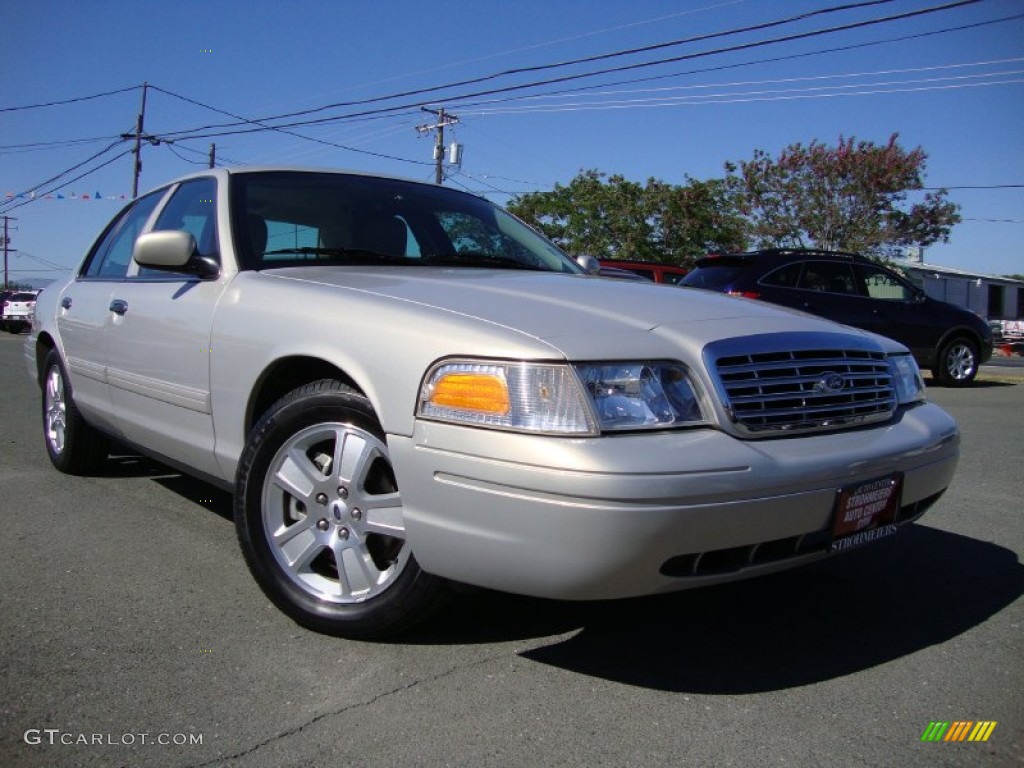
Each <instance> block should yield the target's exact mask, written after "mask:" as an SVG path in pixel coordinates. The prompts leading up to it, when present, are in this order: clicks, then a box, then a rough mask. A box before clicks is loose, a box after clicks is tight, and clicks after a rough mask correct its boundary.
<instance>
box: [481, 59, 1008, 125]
mask: <svg viewBox="0 0 1024 768" xmlns="http://www.w3.org/2000/svg"><path fill="white" fill-rule="evenodd" d="M1017 74H1024V70H1017V71H1014V72H999V73H994V74H979V75H967V76H962V77H946V78H931V79H926V80H893V81H882V82H877V83H857V84H850V85H827V86H814V87H808V88H792V89H788V90H786V89H775V90H761V91H745V92H742V91H741V92H724V93H708V94H696V95H688V96H663V97H658V98H654V97H649V98H637V99H619V100H608V101H603V102H592V103H586V102H564V103H560V104H558V103H556V104H533V105H527V106H521V107H515V106H505V107H500V108H496V109H480V110H477V111H471V112H469V113H468V114H476V115H523V114H537V113H545V112H600V111H605V110H610V109H641V108H650V107H673V106H680V107H681V106H703V105H709V104H740V103H750V102H768V101H793V100H795V99H804V100H806V99H826V98H837V97H842V96H876V95H881V94H886V93H910V92H925V91H945V90H954V89H962V88H977V87H984V86H993V85H1018V84H1021V83H1024V79H1021V78H1017V79H1011V80H992V81H988V82H968V83H965V82H954V83H947V84H945V85H938V84H934V83H940V82H944V81H949V80H957V81H961V80H968V79H977V78H983V77H998V76H1003V75H1017ZM925 83H933V84H932V85H923V84H925ZM898 86H904V87H898ZM910 86H915V87H910ZM854 89H860V90H854ZM864 89H869V90H864Z"/></svg>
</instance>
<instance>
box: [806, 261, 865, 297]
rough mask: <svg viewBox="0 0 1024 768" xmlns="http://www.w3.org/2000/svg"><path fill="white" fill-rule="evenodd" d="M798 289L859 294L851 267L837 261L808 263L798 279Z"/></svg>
mask: <svg viewBox="0 0 1024 768" xmlns="http://www.w3.org/2000/svg"><path fill="white" fill-rule="evenodd" d="M800 288H802V289H803V290H805V291H824V292H825V293H849V294H859V293H860V291H858V290H857V284H856V282H854V279H853V269H851V265H849V264H844V263H842V262H838V261H808V262H807V263H806V264H804V273H803V275H802V276H801V277H800Z"/></svg>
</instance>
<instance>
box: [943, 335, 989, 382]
mask: <svg viewBox="0 0 1024 768" xmlns="http://www.w3.org/2000/svg"><path fill="white" fill-rule="evenodd" d="M932 375H933V376H935V378H936V379H937V380H938V381H939V382H940V383H941V384H944V385H945V386H947V387H964V386H967V385H968V384H970V383H971V382H972V381H974V377H975V376H977V375H978V345H977V344H975V343H974V342H973V341H971V340H970V339H968V338H966V337H964V336H958V337H957V338H955V339H952V340H951V341H948V342H946V344H945V345H944V346H943V347H942V350H941V351H940V352H939V359H938V362H937V363H936V366H935V367H934V368H933V369H932Z"/></svg>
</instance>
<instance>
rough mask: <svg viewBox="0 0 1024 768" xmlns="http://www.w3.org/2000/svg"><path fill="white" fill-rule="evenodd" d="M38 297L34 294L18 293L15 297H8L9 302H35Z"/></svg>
mask: <svg viewBox="0 0 1024 768" xmlns="http://www.w3.org/2000/svg"><path fill="white" fill-rule="evenodd" d="M35 300H36V295H35V294H34V293H16V294H14V295H13V296H8V297H7V301H35Z"/></svg>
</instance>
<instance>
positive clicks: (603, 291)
mask: <svg viewBox="0 0 1024 768" xmlns="http://www.w3.org/2000/svg"><path fill="white" fill-rule="evenodd" d="M25 353H26V360H27V364H28V369H29V372H30V374H31V376H32V377H33V378H34V379H35V380H36V381H38V383H39V384H40V385H41V387H42V394H43V397H42V429H43V437H44V441H45V445H46V448H47V451H48V454H49V456H50V459H51V461H52V462H53V464H54V466H55V467H56V468H57V469H58V470H61V471H63V472H71V473H85V472H96V471H102V463H103V461H104V460H105V458H106V456H107V453H108V446H109V441H110V440H111V439H116V440H118V441H120V442H123V443H127V444H129V445H132V446H134V447H136V448H137V449H138V450H140V451H142V452H144V453H146V454H149V455H151V456H154V457H156V458H157V459H159V460H161V461H163V462H166V463H168V464H170V465H172V466H175V467H179V468H181V469H182V470H184V471H186V472H189V473H191V474H194V475H196V476H198V477H201V478H204V479H206V480H208V481H210V482H212V483H215V484H217V485H220V486H222V487H224V488H228V489H231V490H233V491H234V494H235V522H236V525H237V530H238V538H239V541H240V544H241V549H242V553H243V555H244V556H245V560H246V562H247V563H248V565H249V568H250V569H251V571H252V573H253V575H254V577H255V578H256V580H257V582H258V583H259V584H260V586H261V587H262V588H263V590H264V592H265V593H266V595H267V596H268V597H269V598H270V599H271V600H272V601H273V602H274V603H275V604H276V605H277V606H279V607H280V608H281V609H282V610H283V611H285V612H286V613H287V614H288V615H290V616H291V617H292V618H294V619H295V620H296V621H298V622H299V623H301V624H302V625H304V626H307V627H310V628H312V629H315V630H318V631H323V632H329V633H333V634H338V635H345V636H352V637H383V636H387V635H390V634H394V633H396V632H399V631H402V630H405V629H407V628H409V627H411V626H412V625H414V624H416V623H417V622H420V621H422V620H424V619H425V618H426V617H427V616H429V615H430V614H431V613H432V612H434V611H435V609H436V608H437V607H438V606H439V605H441V604H442V603H443V602H444V600H445V599H446V598H447V596H448V595H449V593H450V585H451V583H452V582H462V583H467V584H473V585H480V586H485V587H491V588H495V589H499V590H507V591H512V592H517V593H522V594H528V595H537V596H544V597H553V598H566V599H603V598H621V597H630V596H636V595H645V594H652V593H657V592H665V591H670V590H678V589H684V588H688V587H695V586H700V585H705V584H712V583H717V582H721V581H726V580H731V579H738V578H743V577H748V576H754V575H757V574H764V573H769V572H772V571H776V570H779V569H783V568H789V567H792V566H795V565H799V564H801V563H806V562H809V561H812V560H815V559H818V558H824V557H828V556H830V555H832V554H835V553H839V552H842V551H845V550H847V549H850V548H853V547H856V546H862V545H867V544H870V543H871V542H873V541H875V540H876V539H879V538H882V537H885V536H889V535H891V534H893V533H895V532H897V531H898V530H899V529H900V528H901V527H902V526H904V525H906V524H908V523H910V522H912V521H913V520H915V519H917V518H918V517H919V516H920V515H921V514H923V513H924V511H925V510H926V509H927V508H928V507H929V506H930V505H931V504H933V503H934V502H935V501H936V500H937V499H938V498H939V497H940V496H941V495H942V493H943V491H944V490H945V489H946V487H947V486H948V484H949V483H950V480H951V478H952V476H953V472H954V469H955V466H956V463H957V458H958V446H959V434H958V430H957V426H956V424H955V422H954V421H953V420H952V419H951V418H950V417H949V416H948V415H946V414H945V413H944V412H943V411H942V410H940V409H939V408H938V407H936V406H935V405H932V404H930V403H928V402H927V401H926V399H925V393H924V386H923V383H922V380H921V377H920V374H919V372H918V370H917V367H916V365H915V363H914V361H913V359H912V358H911V357H910V355H909V354H908V352H907V350H906V349H905V348H904V347H902V346H900V345H899V344H896V343H895V342H892V341H888V340H886V339H883V338H881V337H878V336H874V335H872V334H869V333H866V332H861V331H857V330H853V329H851V328H847V327H844V326H839V325H834V324H832V323H829V322H827V321H823V320H817V319H814V318H810V317H807V316H803V315H799V314H794V313H790V312H787V311H785V310H782V309H778V308H774V307H771V306H768V305H764V304H761V303H756V302H751V301H747V300H743V299H738V298H731V297H726V296H719V295H712V294H704V293H702V292H690V291H687V290H680V289H678V288H676V287H674V286H667V287H666V286H661V285H655V284H644V283H642V282H639V281H638V282H633V281H629V282H627V281H612V280H606V279H601V278H599V277H596V276H594V275H591V274H588V272H587V270H585V269H583V268H581V267H580V266H578V265H577V264H576V262H574V261H573V260H571V259H570V258H568V257H567V256H566V255H565V254H563V253H562V252H561V251H560V250H559V249H558V248H556V247H555V246H554V245H552V244H551V243H550V242H548V241H547V240H545V239H544V238H543V237H541V236H540V235H538V234H537V233H536V232H534V231H533V230H532V229H530V228H528V227H526V226H524V225H523V224H522V223H521V222H519V221H518V220H516V219H515V218H514V217H512V216H510V215H509V214H507V213H505V212H504V211H502V210H501V209H500V208H498V207H496V206H494V205H492V204H491V203H489V202H488V201H486V200H483V199H481V198H478V197H475V196H472V195H468V194H463V193H460V192H456V191H454V190H450V189H445V188H443V187H438V186H434V185H428V184H421V183H417V182H411V181H406V180H400V179H392V178H383V177H376V176H368V175H360V174H353V173H342V172H333V171H308V170H305V171H303V170H294V169H243V170H237V171H230V170H225V169H217V170H211V171H206V172H203V173H199V174H196V175H193V176H190V177H186V178H184V179H181V180H178V181H175V182H173V183H171V184H168V185H166V186H163V187H160V188H159V189H156V190H154V191H153V192H150V193H149V194H146V195H144V196H142V197H140V198H138V199H137V200H135V201H133V202H132V203H131V204H129V205H128V206H127V207H126V208H125V209H124V210H123V211H122V212H120V213H119V214H118V215H117V216H116V217H115V218H114V220H113V221H112V222H111V223H110V225H109V226H108V227H107V228H106V229H105V230H104V231H103V232H102V233H101V234H100V236H99V238H98V239H97V240H96V242H95V243H94V244H93V246H92V247H91V248H90V249H89V250H88V252H87V254H86V256H85V258H84V259H83V262H82V264H81V267H80V268H79V270H78V271H77V272H76V274H75V275H74V276H73V277H72V278H70V279H69V280H67V281H66V282H65V283H63V284H60V285H55V286H53V287H51V288H48V289H47V290H45V291H44V292H43V294H42V295H41V296H40V297H39V302H38V304H37V308H36V315H35V320H34V324H33V327H32V332H31V335H30V337H29V338H28V340H27V341H26V344H25Z"/></svg>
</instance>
